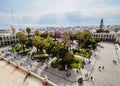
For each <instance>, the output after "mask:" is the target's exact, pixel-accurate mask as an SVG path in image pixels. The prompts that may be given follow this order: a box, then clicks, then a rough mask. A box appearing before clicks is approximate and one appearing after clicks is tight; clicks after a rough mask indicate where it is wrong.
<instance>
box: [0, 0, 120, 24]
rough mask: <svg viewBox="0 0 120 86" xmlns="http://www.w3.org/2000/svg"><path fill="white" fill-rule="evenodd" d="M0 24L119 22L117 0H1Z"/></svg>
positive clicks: (119, 11) (118, 2) (119, 3)
mask: <svg viewBox="0 0 120 86" xmlns="http://www.w3.org/2000/svg"><path fill="white" fill-rule="evenodd" d="M0 2H1V3H0V19H1V20H0V24H2V25H4V24H12V14H11V8H12V9H13V15H14V24H21V25H22V24H26V25H31V24H32V25H34V24H36V25H37V24H38V25H41V26H42V25H43V26H47V25H48V26H82V25H83V26H93V25H99V24H100V20H101V19H102V18H103V19H104V20H105V22H104V24H105V25H119V24H120V20H119V18H120V16H119V15H120V10H119V7H120V6H119V5H120V1H118V0H97V1H96V0H84V1H83V0H50V1H49V0H44V1H43V0H34V1H33V0H26V1H23V0H20V1H19V0H12V1H10V0H6V1H5V0H1V1H0Z"/></svg>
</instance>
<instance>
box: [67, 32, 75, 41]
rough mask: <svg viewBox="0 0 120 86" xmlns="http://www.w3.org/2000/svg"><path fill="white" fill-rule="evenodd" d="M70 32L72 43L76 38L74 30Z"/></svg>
mask: <svg viewBox="0 0 120 86" xmlns="http://www.w3.org/2000/svg"><path fill="white" fill-rule="evenodd" d="M68 34H69V36H70V40H71V41H72V43H73V41H74V40H75V34H74V33H73V32H71V31H70V32H69V33H68Z"/></svg>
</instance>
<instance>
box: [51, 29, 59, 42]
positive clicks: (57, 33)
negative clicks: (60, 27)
mask: <svg viewBox="0 0 120 86" xmlns="http://www.w3.org/2000/svg"><path fill="white" fill-rule="evenodd" d="M53 37H54V38H55V41H56V39H57V38H60V32H59V31H55V32H54V36H53Z"/></svg>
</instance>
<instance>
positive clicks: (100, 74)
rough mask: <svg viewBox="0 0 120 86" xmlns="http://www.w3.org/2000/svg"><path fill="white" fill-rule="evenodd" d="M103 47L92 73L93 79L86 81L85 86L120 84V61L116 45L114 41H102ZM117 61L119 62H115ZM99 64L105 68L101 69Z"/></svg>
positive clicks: (114, 85)
mask: <svg viewBox="0 0 120 86" xmlns="http://www.w3.org/2000/svg"><path fill="white" fill-rule="evenodd" d="M101 44H102V45H103V47H104V48H103V49H102V50H101V52H100V54H99V57H97V58H96V59H97V60H96V63H95V66H94V69H93V71H92V73H91V76H92V77H93V80H90V78H89V81H87V82H85V83H84V86H120V63H119V60H118V58H120V56H119V55H117V54H116V50H115V46H114V44H112V43H101ZM113 60H115V61H117V64H114V63H113ZM99 66H101V67H103V66H104V69H102V68H101V69H99Z"/></svg>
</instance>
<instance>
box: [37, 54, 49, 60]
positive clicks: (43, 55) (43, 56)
mask: <svg viewBox="0 0 120 86" xmlns="http://www.w3.org/2000/svg"><path fill="white" fill-rule="evenodd" d="M48 57H49V56H47V55H45V54H42V55H40V56H39V57H36V59H38V60H39V61H44V60H46V59H47V58H48Z"/></svg>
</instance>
